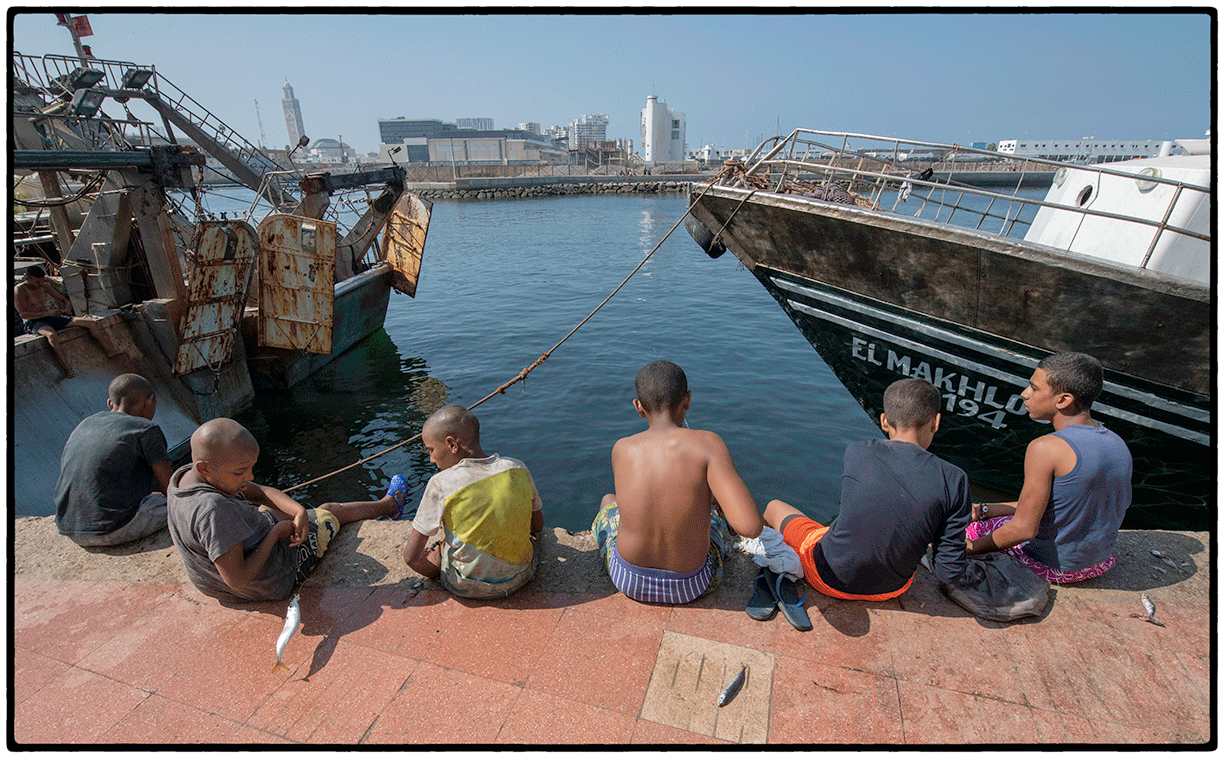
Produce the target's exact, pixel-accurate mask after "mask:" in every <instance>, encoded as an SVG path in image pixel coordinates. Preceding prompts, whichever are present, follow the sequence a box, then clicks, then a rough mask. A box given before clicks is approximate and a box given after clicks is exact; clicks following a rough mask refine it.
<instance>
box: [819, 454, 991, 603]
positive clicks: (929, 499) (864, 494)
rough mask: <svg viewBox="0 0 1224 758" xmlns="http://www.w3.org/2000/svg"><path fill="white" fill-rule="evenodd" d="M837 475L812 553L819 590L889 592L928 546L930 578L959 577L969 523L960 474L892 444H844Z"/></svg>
mask: <svg viewBox="0 0 1224 758" xmlns="http://www.w3.org/2000/svg"><path fill="white" fill-rule="evenodd" d="M843 471H844V473H843V474H842V497H841V510H840V511H839V512H838V515H837V518H836V519H835V520H834V521H833V524H832V525H831V526H830V527H829V531H828V532H827V533H826V534H825V536H824V537H823V538H821V540H820V542H818V543H816V548H815V550H814V551H813V555H812V559H813V562H814V563H815V564H816V570H817V573H819V574H820V578H821V579H823V580H824V582H825V584H827V585H829V586H830V587H832V588H833V589H835V590H839V591H841V592H845V593H848V594H853V595H882V594H885V593H889V592H895V591H896V590H899V589H901V588H902V587H904V586H905V583H906V582H908V581H909V580H910V577H912V576H913V575H914V571H915V569H917V568H918V562H919V560H921V559H922V556H923V554H924V553H925V552H926V547H927V545H928V544H931V543H934V545H935V566H934V568H935V576H936V577H937V578H938V579H939V580H940V581H941V582H945V583H947V584H955V583H956V582H957V581H958V580H959V579H960V577H961V574H962V573H963V572H964V571H965V567H966V565H967V564H968V556H967V554H966V552H965V529H966V527H968V526H969V522H970V520H971V519H972V518H973V502H972V500H971V499H970V493H969V477H967V476H966V475H965V472H964V471H961V470H960V469H959V468H957V467H956V466H953V465H952V464H951V463H948V462H947V461H945V460H943V459H941V458H939V457H938V456H936V455H934V454H932V453H929V452H927V451H926V450H923V449H922V448H921V447H919V446H917V445H915V444H913V443H910V442H894V441H892V440H871V441H869V442H856V443H854V444H852V445H850V446H849V447H847V448H846V457H845V468H844V469H843Z"/></svg>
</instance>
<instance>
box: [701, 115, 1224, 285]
mask: <svg viewBox="0 0 1224 758" xmlns="http://www.w3.org/2000/svg"><path fill="white" fill-rule="evenodd" d="M805 135H813V136H812V137H808V136H805ZM830 136H831V137H837V138H840V143H841V144H828V143H826V142H822V141H819V140H818V139H816V137H830ZM850 140H856V141H860V142H861V141H864V140H866V141H869V142H874V143H875V144H874V145H872V146H869V147H859V148H852V147H851V144H850ZM918 150H926V151H928V154H929V155H930V156H931V158H932V160H930V161H926V162H925V164H926V167H927V168H928V169H931V170H932V174H933V173H934V171H939V172H940V173H948V175H949V176H948V178H947V179H940V178H936V177H934V176H933V175H932V176H929V177H928V178H922V177H920V176H919V174H920V173H921V172H920V171H918V167H919V166H921V165H923V163H917V164H911V167H907V168H902V167H901V165H903V164H904V163H906V162H907V160H906V159H907V157H908V156H909V155H910V154H912V153H914V152H917V151H918ZM784 151H785V155H784V156H783V157H779V156H780V154H782V153H784ZM813 152H815V154H816V157H815V158H813V157H812V155H813ZM797 153H801V154H800V155H798V157H796V154H797ZM958 155H959V156H960V157H962V163H961V165H962V166H964V165H965V162H964V161H963V157H964V156H967V155H980V156H984V157H985V158H987V159H989V160H991V161H1006V162H1008V164H1010V166H1011V167H1015V165H1016V164H1017V163H1020V164H1021V166H1020V170H1019V171H1017V172H1016V174H1017V177H1016V178H1017V181H1016V186H1015V188H1014V190H1012V191H1011V192H1010V193H1003V192H994V191H991V190H987V189H984V188H982V187H977V186H974V185H970V184H966V183H963V182H958V181H956V180H954V179H952V173H953V172H951V171H950V170H948V169H947V166H948V165H955V163H954V162H955V159H956V157H957V156H958ZM889 158H891V160H889ZM949 158H951V160H949ZM941 164H943V166H942V167H941ZM744 166H745V170H744V171H743V172H742V173H737V174H732V175H731V177H730V178H729V179H726V180H724V181H725V182H726V183H729V184H730V185H731V186H740V187H746V186H750V185H751V186H754V187H757V188H758V189H760V188H763V187H772V191H774V192H783V191H786V190H788V189H790V190H792V191H793V190H794V189H799V190H802V189H804V186H803V184H802V183H801V182H802V179H801V178H800V177H801V176H802V175H805V174H806V175H808V176H812V175H816V176H818V177H821V178H822V179H823V181H824V182H825V183H832V182H845V183H847V184H848V187H847V189H850V190H852V191H853V190H854V189H855V188H859V189H865V188H866V187H870V188H871V191H870V195H871V197H870V200H869V201H868V205H869V207H870V208H871V209H872V210H879V209H880V203H881V200H882V199H883V196H884V193H885V192H886V191H894V192H896V193H897V195H896V198H895V199H894V201H893V204H892V208H890V210H891V211H893V212H896V208H897V206H898V205H899V204H900V202H901V201H902V197H903V193H904V192H905V191H906V190H909V191H910V192H911V193H913V194H917V195H918V197H920V198H922V200H923V202H922V205H921V207H919V209H918V210H917V212H915V214H914V215H915V216H916V217H918V216H921V215H922V213H923V212H924V211H925V210H926V208H927V205H928V204H933V205H935V206H937V210H936V219H935V220H936V221H941V222H943V223H950V222H951V221H952V218H953V217H954V216H955V215H956V214H957V212H961V213H962V216H963V215H964V214H971V215H972V216H976V217H977V223H976V225H974V226H973V227H972V228H974V229H977V230H981V229H982V225H983V224H984V223H985V222H986V221H987V220H988V219H995V220H998V221H1000V222H1001V224H1000V229H999V231H998V232H997V233H998V234H1000V235H1004V236H1006V235H1009V234H1011V233H1012V231H1013V229H1014V228H1015V226H1016V225H1022V226H1027V225H1029V224H1030V221H1028V220H1025V219H1022V218H1021V217H1020V216H1021V213H1022V212H1023V210H1024V209H1025V208H1026V207H1045V208H1052V209H1057V210H1063V211H1069V212H1072V213H1076V214H1079V215H1081V216H1095V217H1099V218H1109V219H1115V220H1120V221H1127V222H1131V223H1136V224H1141V225H1143V226H1146V227H1150V228H1152V229H1153V230H1154V232H1155V233H1154V236H1153V239H1152V242H1151V244H1150V245H1149V247H1148V251H1147V254H1146V255H1145V256H1144V259H1143V262H1142V264H1141V266H1146V265H1147V262H1148V259H1149V258H1150V256H1151V254H1152V251H1153V250H1154V249H1155V247H1156V244H1157V242H1158V240H1159V239H1160V237H1161V235H1162V234H1164V233H1166V232H1168V233H1173V234H1180V235H1184V236H1186V237H1190V238H1194V239H1199V240H1203V241H1206V242H1210V241H1211V235H1210V234H1206V233H1203V232H1198V231H1194V230H1192V229H1187V228H1184V227H1180V226H1176V225H1173V224H1170V223H1169V218H1170V216H1171V214H1172V211H1173V208H1174V206H1175V205H1176V204H1177V202H1178V200H1179V199H1180V197H1181V196H1182V194H1184V193H1185V192H1200V193H1203V194H1207V195H1210V193H1211V188H1210V187H1203V186H1200V185H1195V184H1191V183H1188V182H1183V181H1179V180H1175V179H1167V178H1164V177H1159V176H1148V175H1137V174H1135V173H1132V172H1127V171H1121V170H1118V169H1113V168H1109V167H1108V165H1107V164H1093V165H1079V164H1073V163H1067V162H1060V161H1053V160H1048V159H1041V158H1019V159H1018V158H1016V156H1014V155H1011V154H1009V153H1000V152H997V151H991V150H982V149H980V148H965V147H961V146H959V145H956V144H951V145H949V144H946V143H938V142H920V141H915V140H901V139H897V138H894V137H880V136H876V135H869V134H858V133H853V132H825V131H817V130H810V129H796V130H795V131H794V132H792V133H791V134H790V135H789V136H787V137H782V136H776V137H771V138H769V139H767V140H765V141H763V142H762V143H761V144H760V145H758V146H757V147H756V149H755V150H753V152H752V153H751V154H750V155H749V156H748V158H747V159H746V160H745V161H744ZM1032 167H1037V168H1032ZM1069 169H1078V170H1081V171H1089V172H1092V173H1095V174H1098V175H1111V176H1118V177H1123V178H1126V179H1128V180H1132V181H1136V180H1142V181H1144V182H1150V183H1151V184H1152V185H1153V186H1154V185H1157V184H1161V185H1166V186H1169V187H1172V188H1173V190H1174V191H1173V194H1172V198H1171V199H1170V201H1169V204H1168V207H1167V208H1166V210H1165V212H1164V214H1163V217H1162V218H1161V219H1160V220H1154V219H1150V218H1144V217H1140V216H1133V215H1127V214H1120V213H1112V212H1109V211H1103V210H1098V209H1094V208H1084V207H1079V206H1070V205H1065V204H1062V203H1053V202H1048V201H1046V200H1044V199H1042V200H1038V199H1033V198H1026V197H1022V196H1020V195H1018V194H1017V193H1018V191H1019V190H1020V189H1021V187H1022V186H1023V185H1024V183H1025V175H1026V174H1028V173H1030V172H1031V171H1035V170H1044V171H1045V172H1046V173H1054V174H1057V172H1059V171H1066V170H1069ZM775 176H776V179H775V178H774V177H775ZM919 187H921V188H925V189H926V191H927V193H926V195H922V194H920V193H918V192H917V188H919ZM949 191H954V192H956V193H958V194H957V196H956V198H955V199H954V200H953V201H951V202H949V201H948V200H947V198H946V195H947V193H948V192H949ZM937 192H938V193H940V194H941V195H942V197H939V198H937V197H935V195H936V193H937ZM966 195H969V196H971V197H976V198H983V199H985V200H986V201H987V206H986V209H985V210H982V209H980V208H972V207H968V206H966V205H963V204H962V201H963V200H964V199H965V196H966ZM997 201H1003V202H1005V203H1007V204H1008V209H1007V211H1006V212H1005V213H1004V214H1003V215H999V214H997V213H992V209H993V208H994V205H995V203H996V202H997ZM942 208H947V209H949V213H948V217H947V218H944V219H940V218H939V215H940V213H941V210H942ZM1013 211H1014V212H1013ZM958 225H961V226H964V225H965V224H963V223H959V224H958ZM987 231H989V230H987Z"/></svg>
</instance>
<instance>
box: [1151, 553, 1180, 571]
mask: <svg viewBox="0 0 1224 758" xmlns="http://www.w3.org/2000/svg"><path fill="white" fill-rule="evenodd" d="M1152 555H1154V556H1156V557H1157V558H1159V559H1160V560H1161V561H1162V562H1164V564H1165V565H1166V566H1168V567H1169V568H1171V569H1173V570H1174V571H1178V568H1177V563H1176V562H1175V561H1174V560H1173V559H1172V558H1170V557H1169V556H1167V555H1165V554H1164V553H1162V552H1160V551H1159V550H1153V551H1152Z"/></svg>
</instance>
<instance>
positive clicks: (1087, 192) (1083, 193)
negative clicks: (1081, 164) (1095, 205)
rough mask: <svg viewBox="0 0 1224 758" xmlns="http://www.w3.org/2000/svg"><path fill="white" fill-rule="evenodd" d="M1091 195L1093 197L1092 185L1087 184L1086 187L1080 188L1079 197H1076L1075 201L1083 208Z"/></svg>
mask: <svg viewBox="0 0 1224 758" xmlns="http://www.w3.org/2000/svg"><path fill="white" fill-rule="evenodd" d="M1090 197H1092V185H1091V184H1086V185H1084V188H1083V189H1082V190H1080V193H1079V197H1077V198H1076V199H1075V202H1076V203H1077V204H1078V205H1079V206H1080V207H1081V208H1082V207H1083V206H1084V205H1086V204H1087V203H1088V198H1090Z"/></svg>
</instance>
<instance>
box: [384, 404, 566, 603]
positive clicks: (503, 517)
mask: <svg viewBox="0 0 1224 758" xmlns="http://www.w3.org/2000/svg"><path fill="white" fill-rule="evenodd" d="M421 442H422V443H423V444H424V446H425V449H426V450H428V451H429V460H430V461H431V462H432V463H433V464H434V465H435V466H437V467H438V469H439V470H438V473H436V474H434V475H433V476H432V477H430V479H429V484H427V485H426V486H425V493H424V494H423V495H422V496H421V504H420V506H419V507H418V508H417V512H416V516H415V517H414V518H413V519H412V528H411V529H410V530H409V531H408V541H407V542H406V543H405V544H404V550H403V556H404V562H405V563H407V564H408V567H409V568H411V569H412V570H413V571H415V572H417V573H418V574H421V575H422V576H424V577H426V578H428V579H440V580H441V582H442V586H443V587H445V588H446V589H447V590H449V591H450V592H453V593H454V594H456V595H459V596H460V597H468V598H481V599H485V598H494V597H505V596H507V595H509V594H510V593H512V592H514V591H515V590H517V589H519V588H520V587H522V586H523V585H525V584H526V583H527V582H528V581H530V580H531V578H532V577H534V576H535V572H536V569H537V568H538V566H539V563H540V550H539V546H538V544H537V541H536V535H538V534H539V533H540V531H541V530H543V528H544V514H543V512H542V511H541V508H542V507H543V506H542V503H541V502H540V493H539V492H537V491H536V487H535V482H534V481H533V480H532V478H531V473H530V472H529V471H528V470H527V467H526V466H524V465H523V463H522V461H518V460H515V459H514V458H503V457H502V456H500V455H497V454H496V453H494V454H493V455H485V452H484V450H483V449H482V448H481V446H480V420H479V419H477V418H476V416H475V414H473V413H472V412H471V411H469V410H468V409H467V408H464V407H463V406H462V405H447V406H443V407H442V408H439V409H438V410H437V411H436V412H434V413H433V415H431V416H430V417H429V418H428V419H426V420H425V425H424V426H423V427H422V428H421ZM439 528H441V530H442V541H441V542H438V543H436V544H435V545H434V546H433V547H432V548H427V547H426V543H427V542H428V541H429V538H430V537H432V536H433V535H434V534H436V533H437V532H438V530H439Z"/></svg>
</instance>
